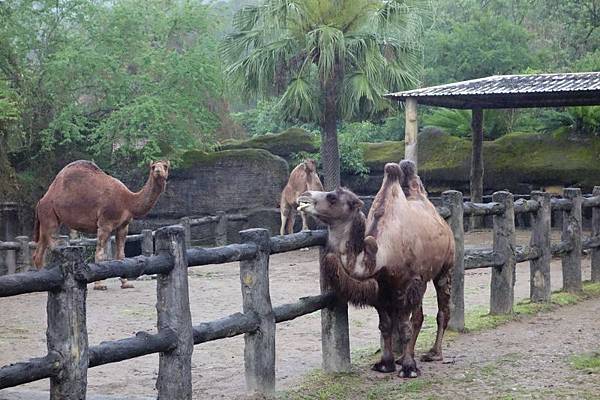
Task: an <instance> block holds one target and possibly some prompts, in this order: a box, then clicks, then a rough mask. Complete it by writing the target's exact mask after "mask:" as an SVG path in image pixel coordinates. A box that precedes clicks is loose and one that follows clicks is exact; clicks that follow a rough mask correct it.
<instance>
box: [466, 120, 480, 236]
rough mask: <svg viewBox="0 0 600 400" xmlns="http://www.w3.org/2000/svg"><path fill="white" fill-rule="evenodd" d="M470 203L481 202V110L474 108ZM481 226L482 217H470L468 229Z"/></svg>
mask: <svg viewBox="0 0 600 400" xmlns="http://www.w3.org/2000/svg"><path fill="white" fill-rule="evenodd" d="M471 139H472V143H473V146H472V152H471V182H470V184H471V201H472V202H473V203H481V202H482V201H483V110H482V109H481V108H474V109H473V110H472V112H471ZM482 224H483V217H475V216H472V217H471V223H470V224H469V228H471V229H473V228H479V227H481V226H482Z"/></svg>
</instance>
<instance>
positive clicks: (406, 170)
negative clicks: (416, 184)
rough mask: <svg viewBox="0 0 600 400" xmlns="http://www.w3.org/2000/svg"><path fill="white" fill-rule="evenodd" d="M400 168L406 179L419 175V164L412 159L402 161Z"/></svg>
mask: <svg viewBox="0 0 600 400" xmlns="http://www.w3.org/2000/svg"><path fill="white" fill-rule="evenodd" d="M400 169H401V170H402V173H403V174H404V177H405V178H406V179H412V178H414V177H415V176H416V175H417V166H416V165H415V163H414V162H413V161H411V160H402V161H400Z"/></svg>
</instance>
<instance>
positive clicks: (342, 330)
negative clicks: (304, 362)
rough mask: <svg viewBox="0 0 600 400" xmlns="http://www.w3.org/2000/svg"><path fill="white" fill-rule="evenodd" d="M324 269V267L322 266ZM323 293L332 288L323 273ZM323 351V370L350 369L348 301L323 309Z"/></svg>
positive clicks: (321, 257)
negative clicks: (327, 283)
mask: <svg viewBox="0 0 600 400" xmlns="http://www.w3.org/2000/svg"><path fill="white" fill-rule="evenodd" d="M324 252H325V248H324V247H321V249H320V257H319V260H322V259H323V256H324ZM320 270H321V271H323V268H322V267H321V268H320ZM320 281H321V293H325V292H326V291H329V290H331V288H329V287H327V286H326V284H325V279H324V276H323V273H322V272H321V276H320ZM321 349H322V350H321V351H322V353H323V354H322V356H323V370H325V371H326V372H348V371H350V333H349V327H348V303H347V302H346V301H342V300H340V299H337V300H336V301H335V302H334V303H333V304H332V305H330V306H329V307H326V308H323V309H322V310H321Z"/></svg>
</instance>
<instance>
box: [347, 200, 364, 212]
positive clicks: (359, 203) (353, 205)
mask: <svg viewBox="0 0 600 400" xmlns="http://www.w3.org/2000/svg"><path fill="white" fill-rule="evenodd" d="M364 205H365V203H364V202H363V201H362V200H361V199H359V198H356V199H353V200H352V201H351V202H350V207H351V208H352V209H358V210H360V209H361V208H363V206H364Z"/></svg>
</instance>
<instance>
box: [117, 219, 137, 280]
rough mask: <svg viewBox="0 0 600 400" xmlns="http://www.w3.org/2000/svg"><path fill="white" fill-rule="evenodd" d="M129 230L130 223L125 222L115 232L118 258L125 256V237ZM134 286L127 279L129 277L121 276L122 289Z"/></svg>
mask: <svg viewBox="0 0 600 400" xmlns="http://www.w3.org/2000/svg"><path fill="white" fill-rule="evenodd" d="M128 230H129V224H124V225H122V226H120V227H118V228H117V232H116V233H115V244H116V247H117V260H122V259H124V258H125V238H126V237H127V231H128ZM133 287H134V286H133V285H132V284H131V283H129V282H128V281H127V278H121V289H132V288H133Z"/></svg>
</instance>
